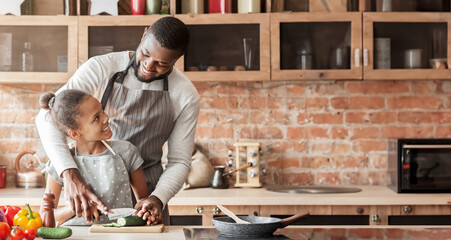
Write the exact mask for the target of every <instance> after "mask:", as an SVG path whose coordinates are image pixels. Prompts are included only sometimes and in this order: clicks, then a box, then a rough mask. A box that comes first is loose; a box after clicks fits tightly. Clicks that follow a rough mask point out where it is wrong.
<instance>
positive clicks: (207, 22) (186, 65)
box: [176, 13, 270, 81]
mask: <svg viewBox="0 0 451 240" xmlns="http://www.w3.org/2000/svg"><path fill="white" fill-rule="evenodd" d="M176 17H177V18H179V19H180V20H182V21H183V22H184V23H185V24H187V25H188V28H189V30H190V35H191V36H190V37H191V39H190V44H189V46H188V49H187V51H186V54H185V56H184V57H182V58H181V59H180V60H179V61H178V62H177V63H176V67H177V68H178V69H181V70H183V71H184V72H185V74H186V75H187V76H188V78H189V79H191V81H268V80H269V72H270V66H269V64H270V63H269V62H270V53H269V14H265V13H258V14H210V15H208V14H199V15H187V14H182V15H176Z"/></svg>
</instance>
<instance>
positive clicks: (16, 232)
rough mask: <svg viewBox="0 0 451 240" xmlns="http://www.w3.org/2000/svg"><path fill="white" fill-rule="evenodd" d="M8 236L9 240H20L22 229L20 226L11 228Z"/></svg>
mask: <svg viewBox="0 0 451 240" xmlns="http://www.w3.org/2000/svg"><path fill="white" fill-rule="evenodd" d="M9 236H10V237H11V240H22V239H23V230H22V229H21V228H13V230H11V234H10V235H9Z"/></svg>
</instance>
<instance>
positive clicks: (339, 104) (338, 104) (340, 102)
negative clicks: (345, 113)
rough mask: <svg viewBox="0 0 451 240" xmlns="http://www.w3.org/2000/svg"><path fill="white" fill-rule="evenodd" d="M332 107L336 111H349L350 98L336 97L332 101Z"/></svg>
mask: <svg viewBox="0 0 451 240" xmlns="http://www.w3.org/2000/svg"><path fill="white" fill-rule="evenodd" d="M330 105H331V106H332V108H335V109H348V108H349V98H348V97H335V98H332V99H331V100H330Z"/></svg>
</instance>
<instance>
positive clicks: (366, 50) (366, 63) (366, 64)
mask: <svg viewBox="0 0 451 240" xmlns="http://www.w3.org/2000/svg"><path fill="white" fill-rule="evenodd" d="M363 66H365V67H367V66H368V49H363Z"/></svg>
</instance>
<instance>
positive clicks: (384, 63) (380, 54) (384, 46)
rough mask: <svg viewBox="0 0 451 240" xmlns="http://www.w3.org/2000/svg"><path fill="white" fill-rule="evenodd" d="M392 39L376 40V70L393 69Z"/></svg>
mask: <svg viewBox="0 0 451 240" xmlns="http://www.w3.org/2000/svg"><path fill="white" fill-rule="evenodd" d="M390 41H391V40H390V38H375V39H374V47H375V53H376V54H375V56H374V57H375V58H376V59H374V63H375V69H390V68H391V60H390V59H391V57H390V54H391V50H390Z"/></svg>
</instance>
